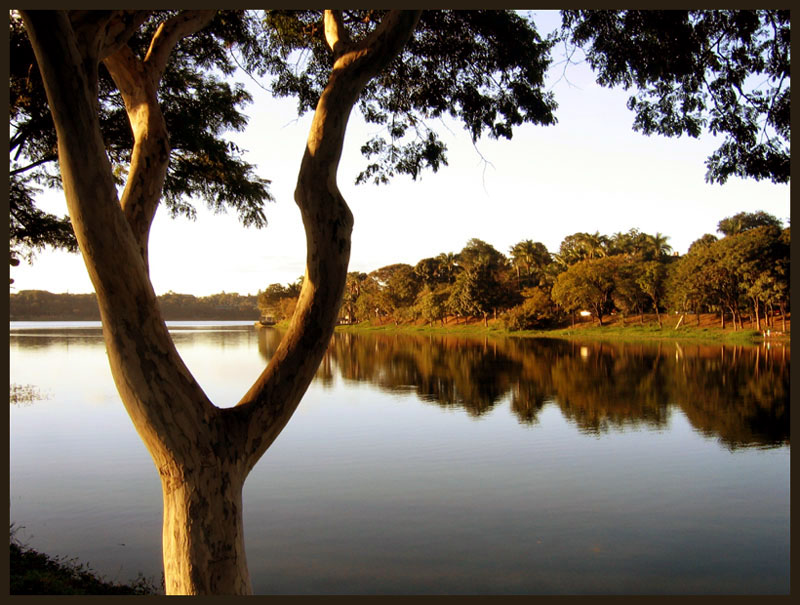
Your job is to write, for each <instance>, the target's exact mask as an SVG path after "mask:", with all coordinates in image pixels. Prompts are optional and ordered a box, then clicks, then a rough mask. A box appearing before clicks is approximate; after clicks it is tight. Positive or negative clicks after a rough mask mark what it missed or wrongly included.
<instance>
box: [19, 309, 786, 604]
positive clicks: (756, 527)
mask: <svg viewBox="0 0 800 605" xmlns="http://www.w3.org/2000/svg"><path fill="white" fill-rule="evenodd" d="M168 324H169V326H170V329H171V331H172V334H173V337H174V339H175V342H176V345H177V347H178V350H179V351H180V353H181V355H182V356H183V358H184V360H185V361H186V364H187V365H188V366H189V368H190V369H191V370H192V372H193V373H194V374H195V376H196V377H197V378H198V380H199V381H200V383H201V385H202V386H203V388H204V389H205V391H206V393H207V394H208V395H209V397H210V398H211V399H212V401H214V402H215V403H216V404H217V405H220V406H229V405H234V404H235V403H236V402H237V401H238V400H239V398H240V397H241V396H242V395H243V394H244V393H245V392H246V390H247V389H248V387H249V386H250V384H251V383H252V382H253V380H255V378H256V377H257V376H258V375H259V373H260V372H261V371H262V370H263V368H264V367H265V364H266V362H267V360H268V359H269V357H270V356H271V354H272V352H273V351H274V349H275V347H276V346H277V343H278V341H279V339H280V333H279V332H278V331H277V330H275V329H256V328H254V327H253V326H252V324H250V323H248V322H218V323H213V322H168ZM789 357H790V355H789V347H788V346H780V345H778V346H775V345H772V346H768V345H762V346H753V347H738V346H699V345H694V344H691V345H686V344H677V343H673V342H669V343H667V342H665V343H661V344H642V345H621V344H613V345H612V344H601V343H576V342H568V341H561V340H545V339H513V338H505V339H491V338H477V339H476V338H467V337H459V336H412V335H408V336H400V335H392V336H387V335H369V334H363V335H362V334H358V335H356V334H338V333H337V334H336V335H335V336H334V339H333V340H332V342H331V346H330V349H329V351H328V353H327V355H326V357H325V359H324V361H323V363H322V365H321V366H320V369H319V370H318V372H317V376H316V378H315V380H314V382H313V383H312V384H311V386H310V388H309V389H308V392H307V394H306V396H305V397H304V399H303V401H302V402H301V404H300V406H299V407H298V409H297V411H296V413H295V414H294V416H293V417H292V420H291V421H290V422H289V424H288V425H287V427H286V428H285V429H284V431H283V433H281V435H280V436H279V437H278V439H277V440H276V442H275V443H274V444H273V446H272V447H271V448H270V450H269V451H267V453H266V454H265V455H264V457H263V458H262V459H261V461H260V462H259V463H258V465H256V467H255V469H254V470H253V471H252V472H251V474H250V476H249V477H248V479H247V482H246V483H245V488H244V496H243V497H244V523H245V544H246V548H247V557H248V564H249V568H250V575H251V578H252V581H253V588H254V591H255V592H256V593H261V594H287V593H294V594H309V593H312V594H333V593H349V594H370V593H379V594H392V593H402V594H487V593H494V594H507V593H517V594H519V593H523V594H711V593H713V594H788V592H789V576H790V574H789V552H790V540H789V533H790V532H789V529H790V512H789V511H790V506H789V504H790V472H789V471H790V436H789ZM10 377H11V383H12V394H13V393H14V389H15V385H16V389H17V390H16V393H17V398H16V399H17V401H16V402H14V400H13V398H12V404H11V406H10V520H11V522H12V523H13V525H14V527H15V528H17V534H16V536H17V538H18V539H19V540H20V541H22V542H23V543H27V544H29V545H30V546H32V547H34V548H36V549H38V550H41V551H43V552H47V553H49V554H51V555H63V556H67V557H76V558H78V559H79V560H81V561H83V562H88V564H89V565H90V566H91V567H92V568H93V569H94V570H96V571H97V572H99V573H101V574H102V575H104V576H106V578H108V579H112V580H119V581H127V580H128V579H131V578H134V577H136V575H137V573H139V572H141V573H143V574H144V575H145V576H148V577H152V578H154V579H155V580H156V581H157V582H158V581H160V578H161V569H162V568H161V487H160V482H159V479H158V475H157V473H156V470H155V467H154V466H153V464H152V461H151V459H150V457H149V454H148V453H147V451H146V450H145V448H144V446H143V444H142V443H141V441H140V440H139V437H138V436H137V434H136V432H135V430H134V428H133V425H132V424H131V422H130V420H129V418H128V416H127V414H126V412H125V410H124V408H123V406H122V404H121V402H120V401H119V397H118V395H117V392H116V389H115V386H114V383H113V380H112V378H111V375H110V371H109V369H108V361H107V357H106V353H105V346H104V344H103V340H102V335H101V331H100V327H99V323H92V322H61V323H47V322H11V332H10Z"/></svg>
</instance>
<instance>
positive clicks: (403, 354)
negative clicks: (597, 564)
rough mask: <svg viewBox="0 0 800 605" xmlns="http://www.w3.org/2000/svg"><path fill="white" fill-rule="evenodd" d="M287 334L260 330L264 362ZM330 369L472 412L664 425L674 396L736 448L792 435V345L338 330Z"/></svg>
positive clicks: (701, 425) (702, 425)
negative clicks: (549, 411)
mask: <svg viewBox="0 0 800 605" xmlns="http://www.w3.org/2000/svg"><path fill="white" fill-rule="evenodd" d="M280 337H281V334H280V332H279V331H278V330H276V329H265V330H260V331H259V335H258V346H259V352H260V354H261V356H262V357H263V358H264V359H265V360H268V359H269V358H270V356H271V355H272V352H273V351H274V350H275V348H276V347H277V345H278V343H279V342H280ZM335 373H338V374H339V375H341V377H342V378H344V379H345V380H348V381H356V382H368V383H370V384H372V385H375V386H377V387H380V388H381V389H384V390H386V391H402V392H407V391H409V390H412V391H413V392H415V393H416V395H417V396H418V397H419V398H420V399H421V400H422V401H427V402H432V403H436V404H438V405H440V406H442V407H457V408H463V409H464V410H466V411H467V412H468V413H469V414H470V415H471V416H474V417H480V416H482V415H484V414H486V413H487V412H489V411H491V410H492V409H493V408H494V407H495V406H496V405H498V404H499V403H500V402H501V401H504V400H506V399H508V398H509V397H510V403H511V409H512V410H513V412H514V414H516V416H517V418H518V419H519V421H520V422H522V423H526V424H535V423H536V422H537V417H538V415H539V413H540V411H541V410H542V408H543V407H544V405H545V404H546V403H549V402H555V403H556V404H557V405H558V406H559V408H560V410H561V413H562V414H563V415H564V417H565V418H568V419H569V420H571V421H573V422H574V423H575V424H576V425H577V426H578V427H579V428H580V429H581V430H582V431H585V432H587V433H593V434H601V433H603V432H606V431H608V430H609V429H610V428H617V429H619V428H625V427H639V426H645V427H648V428H651V429H659V428H663V427H664V426H666V424H667V422H668V419H669V414H670V406H673V405H674V406H678V407H680V409H681V410H682V412H683V413H684V414H685V415H686V417H687V418H689V420H690V421H691V423H692V425H693V426H694V428H695V429H696V430H698V431H701V432H702V433H703V434H706V435H709V436H711V435H715V436H717V437H718V438H719V439H720V440H721V441H722V442H723V443H725V444H726V446H728V447H730V448H737V447H749V446H759V447H772V446H781V445H788V444H789V351H788V349H787V348H786V347H772V348H769V349H768V348H766V347H741V346H706V345H682V344H678V343H657V344H608V343H592V344H576V343H573V342H569V341H562V340H551V339H515V338H505V339H489V338H484V339H475V338H467V337H459V336H447V335H445V336H413V335H375V334H370V335H359V334H350V333H344V334H341V333H337V334H335V335H334V337H333V340H332V341H331V346H330V348H329V349H328V352H327V354H326V356H325V358H324V360H323V362H322V364H321V366H320V369H319V370H318V372H317V380H318V381H321V382H322V383H323V384H332V382H333V379H334V374H335Z"/></svg>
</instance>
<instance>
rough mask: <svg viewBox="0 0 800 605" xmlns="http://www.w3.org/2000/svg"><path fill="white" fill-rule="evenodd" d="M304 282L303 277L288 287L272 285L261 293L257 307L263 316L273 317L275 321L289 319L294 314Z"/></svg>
mask: <svg viewBox="0 0 800 605" xmlns="http://www.w3.org/2000/svg"><path fill="white" fill-rule="evenodd" d="M302 281H303V279H302V277H301V278H300V279H298V280H297V281H296V282H294V283H293V284H287V285H286V286H282V285H281V284H270V285H269V286H267V289H266V290H264V291H263V292H259V293H258V299H257V301H258V302H257V305H258V309H259V311H260V312H261V316H262V317H272V318H273V319H274V320H275V321H282V320H284V319H289V318H290V317H291V316H292V313H294V306H295V304H296V301H297V297H298V296H300V287H301V285H302ZM293 303H294V304H293Z"/></svg>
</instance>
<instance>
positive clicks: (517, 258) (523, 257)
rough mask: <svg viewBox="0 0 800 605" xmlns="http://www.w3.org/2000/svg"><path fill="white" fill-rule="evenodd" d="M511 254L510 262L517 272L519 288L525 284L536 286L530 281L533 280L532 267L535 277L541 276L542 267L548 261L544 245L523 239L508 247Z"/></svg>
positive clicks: (548, 255)
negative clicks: (522, 272) (522, 270)
mask: <svg viewBox="0 0 800 605" xmlns="http://www.w3.org/2000/svg"><path fill="white" fill-rule="evenodd" d="M508 252H509V254H510V255H511V263H512V264H513V265H514V268H515V269H516V272H517V283H518V287H519V289H520V290H522V289H523V287H524V286H525V285H527V286H536V285H538V281H539V279H537V280H536V281H537V283H531V282H532V280H533V269H534V268H535V269H536V272H537V277H539V278H540V277H541V275H540V274H541V272H542V270H543V268H544V267H545V266H546V265H547V264H549V263H550V261H551V259H550V253H549V252H548V251H547V248H546V247H545V245H544V244H543V243H541V242H534V241H532V240H529V239H527V240H523V241H521V242H518V243H516V244H514V245H513V246H511V248H510V249H509V251H508ZM522 267H524V268H525V279H524V280H523V278H522V274H521V268H522Z"/></svg>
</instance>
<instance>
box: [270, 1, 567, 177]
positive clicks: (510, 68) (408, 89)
mask: <svg viewBox="0 0 800 605" xmlns="http://www.w3.org/2000/svg"><path fill="white" fill-rule="evenodd" d="M384 12H385V11H366V10H360V11H359V10H353V11H344V21H345V24H346V26H347V27H348V28H349V31H350V36H351V38H353V39H354V40H355V39H359V38H361V37H363V36H366V35H368V34H369V33H370V32H371V31H373V30H374V28H375V27H376V26H377V24H378V23H379V22H380V19H381V17H382V16H383V14H384ZM264 24H265V28H266V30H267V33H268V35H265V38H264V39H265V43H266V49H267V52H266V53H265V55H266V57H265V62H264V64H263V65H262V73H269V74H271V75H272V77H273V79H272V91H273V93H274V94H275V95H277V96H294V97H296V98H297V100H298V111H299V112H300V113H303V112H305V111H308V110H311V109H313V108H314V107H315V106H316V103H317V100H318V99H319V96H320V95H321V94H322V90H323V89H324V87H325V85H326V83H327V80H328V76H329V74H330V69H331V67H332V65H333V58H332V55H331V53H330V51H329V49H328V48H327V46H326V44H325V41H324V34H323V28H322V12H321V11H285V10H282V11H278V10H275V11H267V13H266V17H265V20H264ZM456 32H457V33H456ZM551 46H552V42H551V41H547V40H543V39H541V37H540V36H539V35H538V33H537V32H536V29H535V26H534V24H533V23H532V22H530V21H528V20H526V19H525V18H524V17H522V16H520V15H518V14H516V13H514V12H512V11H490V10H476V11H453V10H430V11H424V12H423V14H422V17H421V19H420V21H419V24H418V26H417V28H416V30H415V31H414V34H413V35H412V38H411V40H410V41H409V42H408V44H407V45H406V46H405V48H404V49H403V51H402V52H401V54H400V56H398V58H397V59H396V60H395V61H394V62H393V63H392V64H391V65H390V66H389V67H388V68H387V69H386V70H385V71H384V72H383V73H382V74H381V75H380V76H379V77H377V78H375V79H374V80H372V81H371V82H370V83H368V84H367V86H366V88H365V90H364V91H363V92H362V95H361V97H360V99H359V102H358V107H359V110H360V111H361V113H362V115H363V116H364V118H365V120H366V121H367V123H370V124H375V125H377V126H378V127H379V130H378V132H377V134H375V136H373V137H372V138H371V139H370V140H369V141H367V142H365V143H364V145H363V146H362V148H361V151H362V153H363V154H364V156H365V157H366V158H367V160H369V163H368V165H367V166H366V167H365V169H364V170H363V171H362V172H361V173H360V174H359V175H358V177H357V178H356V182H357V183H365V182H370V181H371V182H373V183H376V184H377V183H387V182H388V181H389V179H390V178H391V177H393V176H395V175H397V174H406V175H409V176H411V177H412V178H413V179H417V178H418V177H419V176H420V174H421V172H422V171H423V170H425V169H432V170H433V171H434V172H435V171H437V170H438V169H439V168H440V167H442V166H443V165H446V164H447V155H446V152H447V148H446V145H445V144H444V142H443V141H442V140H441V138H440V137H439V136H438V134H437V133H436V132H435V131H434V130H433V128H432V127H431V126H430V121H431V120H437V119H439V118H443V117H445V116H450V117H452V118H454V119H455V120H457V121H459V122H461V123H462V124H463V126H464V127H465V128H466V130H467V131H468V132H469V133H470V136H471V138H472V140H473V142H474V141H477V140H478V139H479V138H480V137H481V136H483V135H484V134H486V135H488V136H490V137H493V138H501V137H502V138H507V139H510V138H511V137H512V133H513V129H514V127H516V126H519V125H521V124H523V123H533V124H554V123H555V117H554V116H553V111H554V110H555V107H556V104H555V102H554V100H553V97H552V94H551V93H549V92H547V91H545V90H544V88H543V86H544V76H545V72H546V70H547V67H548V65H549V62H550V55H549V52H550V48H551Z"/></svg>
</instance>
